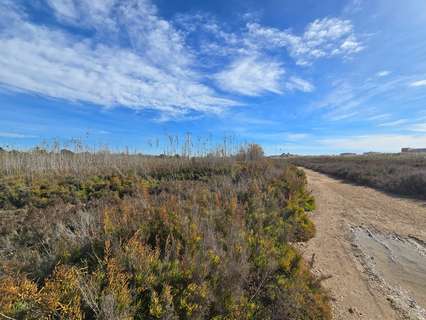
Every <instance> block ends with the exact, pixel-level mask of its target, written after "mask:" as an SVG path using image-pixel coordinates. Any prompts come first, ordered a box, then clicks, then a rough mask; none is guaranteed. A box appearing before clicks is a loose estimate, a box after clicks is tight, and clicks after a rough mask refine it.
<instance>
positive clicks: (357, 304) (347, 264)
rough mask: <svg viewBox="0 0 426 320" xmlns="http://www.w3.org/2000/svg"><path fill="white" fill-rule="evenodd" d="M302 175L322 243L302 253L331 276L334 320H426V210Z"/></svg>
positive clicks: (311, 243) (316, 268)
mask: <svg viewBox="0 0 426 320" xmlns="http://www.w3.org/2000/svg"><path fill="white" fill-rule="evenodd" d="M304 170H305V172H306V174H307V176H308V182H309V188H310V189H311V190H312V192H313V194H314V196H315V199H316V204H317V210H316V211H315V212H314V213H313V215H312V219H313V220H314V221H315V224H316V227H317V235H316V237H315V238H314V239H312V240H311V241H309V242H308V243H307V244H305V245H302V246H301V247H300V249H301V251H302V252H303V254H304V255H305V257H306V258H307V259H308V260H310V259H311V258H312V255H313V254H314V255H315V257H314V272H316V273H318V274H320V275H324V276H327V275H330V276H332V277H331V278H329V279H327V280H324V282H323V284H324V286H325V287H326V288H328V289H329V290H330V292H331V296H332V297H333V313H334V318H335V319H426V311H425V309H426V272H423V271H424V270H425V269H424V266H425V265H426V264H425V263H424V262H425V261H426V260H425V259H426V246H425V244H426V204H425V203H424V202H418V201H414V200H410V199H403V198H398V197H394V196H390V195H387V194H385V193H382V192H379V191H375V190H373V189H370V188H366V187H361V186H355V185H352V184H348V183H344V182H341V181H339V180H335V179H332V178H330V177H328V176H325V175H322V174H319V173H316V172H314V171H311V170H307V169H304ZM423 275H424V277H425V278H422V277H423ZM419 277H420V278H419Z"/></svg>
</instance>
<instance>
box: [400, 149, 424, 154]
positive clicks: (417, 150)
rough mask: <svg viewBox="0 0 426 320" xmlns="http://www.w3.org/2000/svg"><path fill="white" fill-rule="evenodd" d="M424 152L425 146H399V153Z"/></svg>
mask: <svg viewBox="0 0 426 320" xmlns="http://www.w3.org/2000/svg"><path fill="white" fill-rule="evenodd" d="M408 152H411V153H426V148H401V153H408Z"/></svg>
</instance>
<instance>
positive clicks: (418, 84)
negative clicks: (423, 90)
mask: <svg viewBox="0 0 426 320" xmlns="http://www.w3.org/2000/svg"><path fill="white" fill-rule="evenodd" d="M410 86H411V87H426V80H418V81H413V82H411V83H410Z"/></svg>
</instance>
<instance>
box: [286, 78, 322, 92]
mask: <svg viewBox="0 0 426 320" xmlns="http://www.w3.org/2000/svg"><path fill="white" fill-rule="evenodd" d="M286 87H287V89H289V90H300V91H303V92H312V91H314V90H315V86H314V85H313V84H312V83H310V82H309V81H306V80H303V79H301V78H299V77H294V76H293V77H290V79H289V80H288V81H287V83H286Z"/></svg>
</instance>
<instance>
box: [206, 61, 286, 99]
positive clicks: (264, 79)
mask: <svg viewBox="0 0 426 320" xmlns="http://www.w3.org/2000/svg"><path fill="white" fill-rule="evenodd" d="M284 73H285V71H284V69H283V67H282V66H281V64H280V63H278V62H273V61H265V60H262V59H261V58H257V57H243V58H241V59H238V60H236V61H234V62H233V63H232V64H231V65H230V66H229V67H228V68H227V69H225V70H223V71H221V72H219V73H218V74H216V75H215V76H214V78H215V79H216V81H217V82H218V83H219V85H220V87H221V88H222V89H224V90H227V91H231V92H235V93H239V94H243V95H248V96H257V95H260V94H262V93H265V92H273V93H277V94H280V93H282V84H281V78H282V76H283V75H284Z"/></svg>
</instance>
